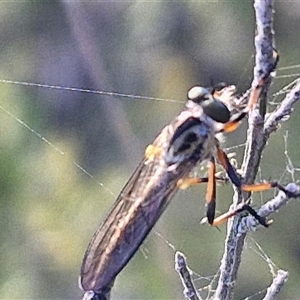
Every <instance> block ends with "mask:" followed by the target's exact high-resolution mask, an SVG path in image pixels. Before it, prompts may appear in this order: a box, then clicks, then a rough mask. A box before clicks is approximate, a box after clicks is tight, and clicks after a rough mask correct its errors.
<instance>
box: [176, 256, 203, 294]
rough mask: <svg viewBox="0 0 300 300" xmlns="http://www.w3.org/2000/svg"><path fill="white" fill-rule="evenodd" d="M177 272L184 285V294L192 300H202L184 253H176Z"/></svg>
mask: <svg viewBox="0 0 300 300" xmlns="http://www.w3.org/2000/svg"><path fill="white" fill-rule="evenodd" d="M175 270H176V271H177V273H178V275H179V277H180V279H181V282H182V285H183V286H184V291H183V294H184V296H185V297H186V298H188V299H190V300H201V298H200V296H199V295H198V293H197V290H196V288H195V286H194V283H193V280H192V278H191V273H190V270H189V267H188V266H187V262H186V258H185V256H184V254H183V253H181V252H179V251H176V253H175Z"/></svg>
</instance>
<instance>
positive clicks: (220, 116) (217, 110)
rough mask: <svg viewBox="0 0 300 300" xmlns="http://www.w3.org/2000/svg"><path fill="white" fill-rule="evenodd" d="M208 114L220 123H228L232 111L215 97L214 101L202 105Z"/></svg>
mask: <svg viewBox="0 0 300 300" xmlns="http://www.w3.org/2000/svg"><path fill="white" fill-rule="evenodd" d="M201 106H202V108H203V111H204V113H205V114H206V115H208V116H209V117H211V118H212V119H213V120H215V121H216V122H219V123H224V124H225V123H227V122H228V121H229V120H230V116H231V114H230V111H229V109H228V107H227V106H226V105H225V104H224V103H223V102H221V101H219V100H216V99H215V98H213V100H212V101H206V102H203V104H202V105H201Z"/></svg>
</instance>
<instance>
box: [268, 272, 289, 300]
mask: <svg viewBox="0 0 300 300" xmlns="http://www.w3.org/2000/svg"><path fill="white" fill-rule="evenodd" d="M288 276H289V273H288V272H286V271H283V270H278V272H277V276H276V277H274V278H273V282H272V284H271V285H270V287H269V288H268V289H267V294H266V296H265V297H264V298H263V300H274V299H276V297H277V296H278V294H279V293H280V291H281V289H282V287H283V285H284V284H285V283H286V281H287V280H288Z"/></svg>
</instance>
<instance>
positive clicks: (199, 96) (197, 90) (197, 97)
mask: <svg viewBox="0 0 300 300" xmlns="http://www.w3.org/2000/svg"><path fill="white" fill-rule="evenodd" d="M187 97H188V99H189V100H192V101H193V102H195V103H199V104H201V102H203V101H206V100H211V99H212V95H211V93H210V91H209V90H208V89H206V88H204V87H201V86H194V87H192V88H191V89H190V90H189V91H188V94H187Z"/></svg>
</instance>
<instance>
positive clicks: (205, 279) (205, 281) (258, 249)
mask: <svg viewBox="0 0 300 300" xmlns="http://www.w3.org/2000/svg"><path fill="white" fill-rule="evenodd" d="M297 67H299V66H291V67H290V69H293V68H297ZM284 69H285V70H287V69H288V68H287V67H285V68H284ZM280 70H281V69H279V72H280ZM295 74H296V75H297V73H295ZM295 74H290V78H292V77H294V76H296V75H295ZM283 76H284V77H281V75H278V76H277V78H276V79H277V80H278V79H280V78H285V79H286V78H287V76H288V75H283ZM0 82H2V83H6V84H15V85H26V86H31V87H32V88H34V87H40V88H47V89H50V90H51V89H60V87H59V86H55V87H53V86H51V85H41V84H35V83H26V82H22V83H20V82H13V81H6V80H0ZM290 88H291V85H286V86H284V87H283V88H281V90H279V91H278V92H276V93H274V95H273V96H274V103H276V102H275V101H276V99H277V98H278V97H279V96H280V95H284V94H286V93H288V92H289V90H290ZM61 89H62V90H66V89H68V90H71V91H72V92H83V93H95V92H96V93H100V94H104V93H108V94H107V95H113V96H115V97H116V96H117V97H121V98H123V97H126V98H131V97H134V98H135V99H144V100H146V99H147V100H151V101H156V100H158V101H165V102H169V101H170V100H167V99H162V98H154V97H143V96H139V95H124V94H121V93H116V92H105V91H93V90H92V91H89V90H82V89H77V88H68V87H61ZM172 101H173V102H176V100H172ZM0 109H1V110H2V111H3V112H4V114H6V115H7V116H9V117H10V118H12V120H13V121H14V122H15V123H18V124H19V125H21V127H23V128H25V129H26V130H28V131H29V133H30V134H32V135H33V136H35V137H37V139H38V140H39V141H41V142H42V143H44V144H45V145H46V147H48V148H49V149H50V150H51V151H53V152H55V153H56V155H59V156H61V158H62V160H60V162H62V161H69V162H70V163H71V164H72V165H74V166H75V167H76V168H77V169H78V170H79V172H81V173H82V174H83V175H84V176H85V177H88V178H90V179H91V180H92V181H93V182H95V185H98V186H100V188H101V189H103V190H104V191H105V193H107V194H108V195H109V198H111V199H110V200H112V199H113V198H115V195H116V193H115V192H113V191H112V188H111V187H110V186H109V184H107V183H104V182H102V181H99V179H98V177H97V176H95V175H93V174H92V173H90V172H89V171H88V170H86V169H85V168H84V167H83V166H82V165H81V164H79V163H77V162H76V160H74V159H73V154H72V151H70V152H71V153H68V149H67V150H66V151H65V150H62V148H63V147H64V146H65V145H63V146H62V147H61V146H60V145H57V144H56V143H55V142H52V141H51V138H48V137H45V136H44V135H43V134H41V133H40V131H39V129H35V128H33V127H32V126H31V125H29V123H27V122H25V121H23V120H22V119H20V118H19V117H18V116H17V115H15V114H14V113H11V112H10V110H9V108H8V109H7V108H5V107H4V106H2V105H1V106H0ZM288 145H289V131H288V130H285V131H284V134H283V149H282V156H283V157H284V159H285V168H284V169H283V171H282V175H281V177H280V181H282V180H285V179H286V177H287V176H290V177H291V179H292V181H293V182H296V181H297V179H298V176H297V173H298V172H299V168H298V167H297V166H294V163H293V159H292V158H291V157H290V154H289V146H288ZM243 146H244V144H243V143H240V144H238V145H234V146H232V147H227V148H226V150H227V151H229V152H232V151H236V150H237V149H238V148H243ZM69 149H70V148H69ZM50 157H51V156H50ZM47 159H49V158H47ZM52 159H53V157H52ZM54 160H57V157H56V156H54ZM66 168H67V171H68V168H70V166H69V165H67V166H66ZM260 174H261V175H260V176H261V177H262V178H264V176H263V174H262V173H260ZM94 191H95V190H94ZM260 197H261V203H263V202H264V199H265V196H264V195H263V194H260ZM75 202H76V201H75ZM110 202H111V201H110ZM85 205H87V204H85ZM29 209H32V207H30V208H29ZM76 209H78V205H77V207H75V210H76ZM73 212H74V210H73ZM56 213H58V211H57V210H56ZM62 215H64V213H62ZM31 218H32V219H31V221H33V222H37V221H36V220H35V219H34V218H33V217H31ZM67 218H70V216H67ZM37 224H38V225H41V224H42V222H41V223H38V222H37ZM267 234H268V233H267ZM155 235H156V236H158V237H159V239H161V240H162V241H163V244H164V245H165V246H166V245H167V248H169V249H171V251H172V252H173V254H175V253H176V252H177V251H178V249H179V248H180V249H184V245H185V244H186V241H184V242H179V244H180V245H181V246H178V245H177V246H176V243H174V242H173V241H172V238H169V237H168V233H164V234H162V233H160V231H157V230H156V231H155ZM35 238H36V237H35ZM44 242H45V243H46V244H47V241H44ZM260 244H262V246H261V245H260ZM260 244H259V243H258V242H256V241H255V240H254V238H252V237H251V238H248V240H247V247H246V248H247V250H248V251H249V250H251V252H253V253H254V254H255V256H256V259H262V260H263V262H264V263H265V267H267V268H269V270H270V273H271V275H270V278H269V281H270V282H271V281H272V277H273V276H275V274H276V272H277V271H278V270H279V268H278V267H277V266H276V264H275V263H274V262H273V261H272V259H271V258H270V257H269V256H268V255H267V254H266V251H264V250H263V247H264V245H263V243H260ZM165 246H163V248H162V249H164V248H165ZM204 247H205V246H204ZM48 251H49V249H48ZM163 251H164V250H163ZM141 253H142V254H143V257H144V258H148V256H149V255H152V254H151V253H153V250H152V249H148V242H146V245H145V246H142V248H141ZM168 258H169V259H170V255H168ZM188 259H189V256H188ZM189 268H190V269H191V273H192V278H193V282H194V284H195V286H196V289H197V291H198V293H199V296H200V297H201V299H209V298H210V297H212V296H213V294H214V289H215V287H216V284H217V279H218V272H216V273H215V274H213V275H209V276H205V275H200V274H201V273H202V272H201V271H196V270H199V269H200V270H201V267H194V266H193V265H189ZM174 273H175V271H174ZM254 290H255V292H254V293H252V294H251V295H249V296H245V299H262V298H263V296H264V295H265V294H266V291H267V286H266V287H264V288H261V289H255V288H254Z"/></svg>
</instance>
